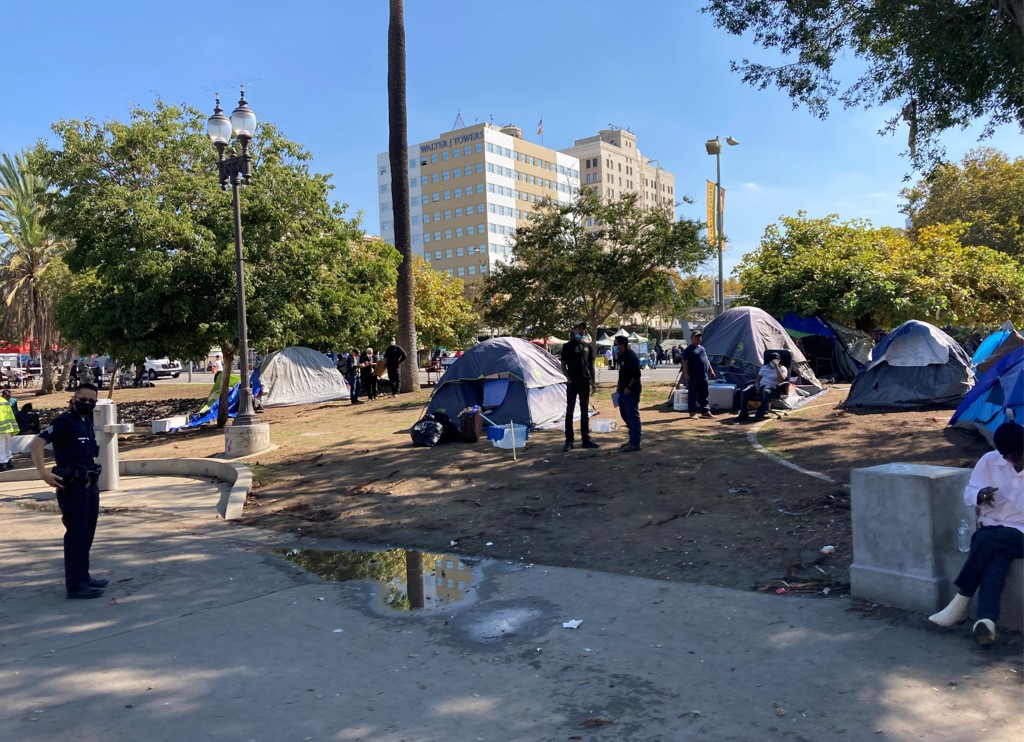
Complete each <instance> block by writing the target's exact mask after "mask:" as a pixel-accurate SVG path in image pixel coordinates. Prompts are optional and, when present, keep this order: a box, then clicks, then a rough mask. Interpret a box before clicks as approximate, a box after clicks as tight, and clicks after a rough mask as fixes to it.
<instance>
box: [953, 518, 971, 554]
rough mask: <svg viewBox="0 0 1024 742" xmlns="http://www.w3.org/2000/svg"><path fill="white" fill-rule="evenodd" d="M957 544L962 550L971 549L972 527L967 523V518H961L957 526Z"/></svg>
mask: <svg viewBox="0 0 1024 742" xmlns="http://www.w3.org/2000/svg"><path fill="white" fill-rule="evenodd" d="M956 545H957V547H958V548H959V549H960V551H963V552H967V551H970V550H971V527H970V526H969V525H967V521H966V520H963V519H961V520H960V525H959V526H957V528H956Z"/></svg>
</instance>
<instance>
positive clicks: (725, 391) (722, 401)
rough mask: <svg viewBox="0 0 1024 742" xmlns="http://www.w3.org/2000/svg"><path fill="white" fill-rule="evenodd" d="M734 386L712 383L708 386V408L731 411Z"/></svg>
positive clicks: (733, 399)
mask: <svg viewBox="0 0 1024 742" xmlns="http://www.w3.org/2000/svg"><path fill="white" fill-rule="evenodd" d="M735 400H736V385H735V384H726V383H724V382H719V381H713V382H711V383H710V384H708V406H709V407H710V408H711V409H712V410H731V409H733V407H734V405H735Z"/></svg>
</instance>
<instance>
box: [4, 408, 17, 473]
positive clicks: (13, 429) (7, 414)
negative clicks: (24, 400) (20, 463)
mask: <svg viewBox="0 0 1024 742" xmlns="http://www.w3.org/2000/svg"><path fill="white" fill-rule="evenodd" d="M20 430H21V428H20V427H19V426H18V420H17V419H16V418H15V416H14V407H12V406H11V403H10V402H9V401H8V400H7V398H3V399H0V471H5V470H6V469H13V468H14V464H13V463H12V462H11V459H13V458H14V455H13V454H12V453H11V436H12V435H17V434H18V433H19V432H20Z"/></svg>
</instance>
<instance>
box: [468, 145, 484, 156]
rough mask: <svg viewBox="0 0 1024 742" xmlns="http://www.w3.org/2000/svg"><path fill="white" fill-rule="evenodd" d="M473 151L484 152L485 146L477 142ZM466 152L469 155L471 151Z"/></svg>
mask: <svg viewBox="0 0 1024 742" xmlns="http://www.w3.org/2000/svg"><path fill="white" fill-rule="evenodd" d="M473 151H474V152H483V151H484V147H483V145H482V144H480V143H479V142H477V144H476V146H475V147H474V148H473ZM466 154H467V155H468V154H469V153H468V152H467V153H466Z"/></svg>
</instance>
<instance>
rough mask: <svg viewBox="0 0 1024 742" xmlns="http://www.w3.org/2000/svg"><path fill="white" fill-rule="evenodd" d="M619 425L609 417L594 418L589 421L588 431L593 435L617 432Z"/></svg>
mask: <svg viewBox="0 0 1024 742" xmlns="http://www.w3.org/2000/svg"><path fill="white" fill-rule="evenodd" d="M618 427H619V423H618V421H616V420H612V419H611V418H610V417H595V418H594V419H593V420H591V421H590V429H591V430H592V431H593V432H595V433H611V432H613V431H615V430H617V429H618Z"/></svg>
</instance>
